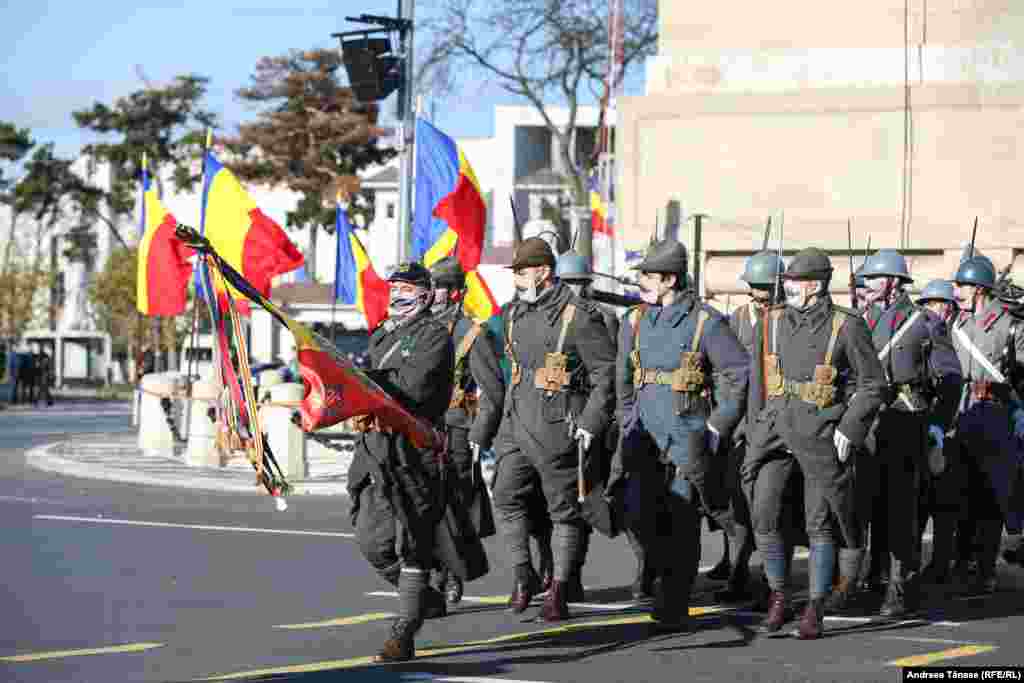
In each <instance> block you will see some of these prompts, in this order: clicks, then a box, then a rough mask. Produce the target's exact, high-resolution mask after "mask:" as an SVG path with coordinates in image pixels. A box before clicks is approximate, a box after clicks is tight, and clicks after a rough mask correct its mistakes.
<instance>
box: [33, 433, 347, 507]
mask: <svg viewBox="0 0 1024 683" xmlns="http://www.w3.org/2000/svg"><path fill="white" fill-rule="evenodd" d="M310 450H311V454H312V453H313V452H315V451H313V449H310ZM317 450H321V449H317ZM328 453H329V454H324V453H321V454H320V455H318V456H316V457H311V458H310V461H309V477H307V478H306V479H303V480H298V481H289V483H290V484H291V485H292V488H293V492H292V495H318V496H337V495H346V489H345V484H346V479H347V477H346V475H347V473H348V466H349V463H350V462H351V460H352V446H351V444H345V446H344V451H343V452H340V453H339V452H335V451H329V452H328ZM183 455H184V449H175V452H174V453H173V454H172V453H161V454H156V453H147V452H145V451H143V450H141V449H140V448H139V447H138V435H137V434H135V433H128V434H125V433H119V434H89V435H81V436H70V437H69V438H68V439H65V440H62V441H58V442H55V443H51V444H47V445H46V446H40V447H38V448H33V449H32V450H30V451H28V452H27V453H26V454H25V459H26V462H27V464H28V465H29V466H30V467H34V468H36V469H40V470H43V471H46V472H54V473H56V474H62V475H66V476H71V477H82V478H84V479H101V480H105V481H116V482H123V483H128V484H145V485H150V486H166V487H176V488H187V489H199V490H205V491H225V492H233V493H260V492H262V491H263V489H262V488H261V487H258V486H257V485H256V475H255V471H254V470H253V468H252V465H251V464H249V461H248V460H246V459H244V458H242V459H236V460H233V461H231V462H230V463H228V465H227V466H226V467H222V468H212V467H193V466H190V465H186V464H185V462H184V460H183Z"/></svg>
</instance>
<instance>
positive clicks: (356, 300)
mask: <svg viewBox="0 0 1024 683" xmlns="http://www.w3.org/2000/svg"><path fill="white" fill-rule="evenodd" d="M335 221H336V222H335V231H336V236H337V238H338V256H337V260H336V262H335V264H336V265H335V271H334V298H335V300H337V301H340V302H342V303H345V304H350V305H355V306H358V307H359V310H360V311H362V313H363V316H365V317H366V327H367V329H368V330H369V331H370V332H373V331H374V330H375V329H377V326H378V325H380V324H381V322H383V321H384V319H385V318H387V316H388V283H387V282H386V281H384V280H382V279H381V278H380V276H379V275H377V271H375V270H374V269H373V264H372V263H371V262H370V257H369V255H368V254H367V253H366V249H365V248H363V243H362V242H360V241H359V238H358V237H356V235H355V231H354V230H353V229H352V224H351V223H350V222H349V220H348V212H347V211H346V210H345V208H344V207H343V206H342V205H341V202H339V203H338V213H337V217H336V219H335Z"/></svg>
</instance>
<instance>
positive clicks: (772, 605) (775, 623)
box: [758, 591, 790, 633]
mask: <svg viewBox="0 0 1024 683" xmlns="http://www.w3.org/2000/svg"><path fill="white" fill-rule="evenodd" d="M789 619H790V615H789V605H787V601H786V594H785V593H784V592H783V591H772V592H771V595H770V596H769V597H768V616H767V617H765V619H764V621H762V622H761V624H760V626H758V630H759V631H760V632H761V633H778V632H779V631H781V630H782V627H783V626H784V625H785V623H786V622H787V621H789Z"/></svg>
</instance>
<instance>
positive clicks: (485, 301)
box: [462, 269, 499, 321]
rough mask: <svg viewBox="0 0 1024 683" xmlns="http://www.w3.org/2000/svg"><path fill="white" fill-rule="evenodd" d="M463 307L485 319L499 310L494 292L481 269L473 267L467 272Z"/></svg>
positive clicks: (471, 313)
mask: <svg viewBox="0 0 1024 683" xmlns="http://www.w3.org/2000/svg"><path fill="white" fill-rule="evenodd" d="M462 309H463V310H464V311H465V312H466V313H467V314H469V315H470V316H472V317H473V318H476V319H477V320H484V321H486V320H490V319H491V318H492V317H494V316H495V315H497V314H498V312H499V309H498V303H497V302H496V301H495V300H494V294H492V293H491V288H490V287H488V286H487V281H486V280H484V278H483V276H482V275H481V274H480V271H479V270H476V269H473V270H471V271H469V272H468V273H466V298H465V299H464V300H463V302H462Z"/></svg>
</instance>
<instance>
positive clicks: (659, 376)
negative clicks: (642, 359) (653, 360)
mask: <svg viewBox="0 0 1024 683" xmlns="http://www.w3.org/2000/svg"><path fill="white" fill-rule="evenodd" d="M677 372H679V369H678V368H676V369H675V370H657V369H655V368H637V369H636V370H635V371H634V372H633V384H634V385H635V386H636V387H637V388H640V387H643V386H644V385H645V384H664V385H668V386H672V383H673V382H675V380H676V373H677Z"/></svg>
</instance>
